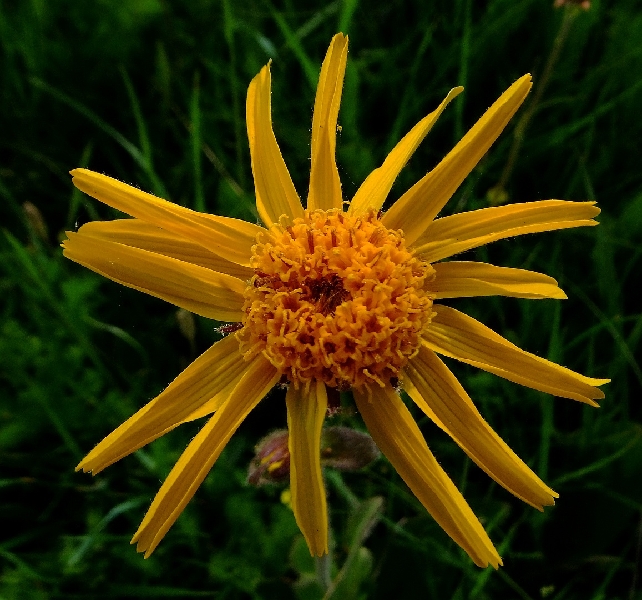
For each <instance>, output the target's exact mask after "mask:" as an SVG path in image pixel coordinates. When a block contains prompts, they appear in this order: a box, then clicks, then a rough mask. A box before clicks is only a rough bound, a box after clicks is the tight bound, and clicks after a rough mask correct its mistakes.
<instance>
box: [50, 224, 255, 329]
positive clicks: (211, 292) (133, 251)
mask: <svg viewBox="0 0 642 600" xmlns="http://www.w3.org/2000/svg"><path fill="white" fill-rule="evenodd" d="M67 236H68V238H69V239H67V240H65V241H64V242H63V244H62V246H63V248H64V252H63V254H64V255H65V256H66V257H67V258H69V259H71V260H73V261H75V262H77V263H80V264H81V265H84V266H85V267H87V268H89V269H91V270H92V271H96V272H97V273H100V274H101V275H104V276H105V277H108V278H109V279H111V280H113V281H117V282H118V283H122V284H123V285H126V286H127V287H131V288H134V289H136V290H139V291H141V292H145V293H146V294H150V295H151V296H155V297H156V298H161V299H162V300H166V301H167V302H171V303H172V304H174V305H176V306H180V307H181V308H184V309H186V310H189V311H191V312H193V313H196V314H198V315H202V316H204V317H208V318H210V319H217V320H219V321H241V319H242V318H243V311H242V310H241V308H242V306H243V290H244V289H245V283H244V282H243V281H241V280H240V279H237V278H236V277H232V276H231V275H224V274H223V273H216V272H214V271H211V270H210V269H206V268H204V267H199V266H197V265H192V264H189V263H186V262H182V261H180V260H176V259H175V258H170V257H168V256H163V255H161V254H154V253H153V252H148V251H147V250H140V249H138V248H132V247H130V246H124V245H123V244H116V243H114V242H109V241H107V240H103V239H99V238H95V237H91V236H87V235H82V234H81V233H73V232H71V231H68V232H67Z"/></svg>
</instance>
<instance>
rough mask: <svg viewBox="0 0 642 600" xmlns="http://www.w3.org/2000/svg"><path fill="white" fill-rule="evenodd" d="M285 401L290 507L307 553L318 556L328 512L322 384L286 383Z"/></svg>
mask: <svg viewBox="0 0 642 600" xmlns="http://www.w3.org/2000/svg"><path fill="white" fill-rule="evenodd" d="M285 401H286V404H287V409H288V431H289V442H288V446H289V450H290V489H291V491H292V510H293V511H294V516H295V518H296V522H297V525H298V526H299V529H300V530H301V532H302V533H303V536H304V537H305V541H306V542H307V543H308V548H310V554H312V555H313V556H321V555H323V554H327V553H328V511H327V507H326V498H325V486H324V485H323V476H322V473H321V429H322V428H323V420H324V418H325V413H326V409H327V407H328V398H327V395H326V389H325V384H324V383H323V382H322V381H316V382H313V383H312V384H311V385H310V389H309V390H306V389H305V386H300V387H299V389H296V388H295V386H293V385H290V388H289V389H288V393H287V395H286V397H285Z"/></svg>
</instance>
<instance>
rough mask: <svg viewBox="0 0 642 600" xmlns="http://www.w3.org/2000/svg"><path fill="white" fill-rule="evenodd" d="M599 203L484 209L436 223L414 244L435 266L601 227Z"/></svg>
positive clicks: (559, 202) (528, 204)
mask: <svg viewBox="0 0 642 600" xmlns="http://www.w3.org/2000/svg"><path fill="white" fill-rule="evenodd" d="M594 205H595V202H567V201H565V200H539V201H537V202H524V203H520V204H508V205H506V206H494V207H491V208H481V209H479V210H471V211H470V212H465V213H459V214H456V215H451V216H449V217H444V218H442V219H436V220H435V221H433V222H432V224H431V225H430V226H429V227H428V228H427V229H426V231H425V232H424V234H423V235H422V236H421V238H420V239H419V240H417V241H416V242H415V244H414V249H415V250H416V252H417V253H419V254H421V256H422V258H424V259H425V260H427V261H429V262H435V261H437V260H441V259H442V258H448V257H449V256H453V255H455V254H459V253H460V252H464V251H465V250H470V249H471V248H477V247H479V246H484V245H486V244H490V243H491V242H496V241H497V240H502V239H504V238H507V237H514V236H516V235H524V234H526V233H539V232H542V231H553V230H556V229H567V228H569V227H586V226H592V225H597V221H593V220H592V219H593V218H594V217H596V216H597V215H598V214H600V209H599V208H597V206H594Z"/></svg>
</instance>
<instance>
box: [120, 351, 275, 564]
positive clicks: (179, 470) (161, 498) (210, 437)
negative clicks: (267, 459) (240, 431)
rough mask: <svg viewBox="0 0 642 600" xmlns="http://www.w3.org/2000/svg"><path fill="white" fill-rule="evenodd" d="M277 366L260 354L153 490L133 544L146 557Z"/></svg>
mask: <svg viewBox="0 0 642 600" xmlns="http://www.w3.org/2000/svg"><path fill="white" fill-rule="evenodd" d="M279 377H280V375H279V373H278V372H277V370H276V369H275V368H274V367H273V366H272V365H271V364H270V363H269V362H268V361H267V360H266V359H265V358H263V356H262V355H259V356H257V357H256V358H255V359H254V361H253V362H251V363H250V364H249V365H248V366H247V371H246V373H245V375H244V376H243V378H242V379H241V380H240V381H239V383H238V385H237V386H236V387H235V388H234V391H233V392H232V394H231V396H230V397H229V399H228V400H227V401H226V402H225V403H224V404H223V406H221V408H219V410H218V411H217V412H216V413H214V416H213V417H212V418H211V419H210V420H209V421H208V422H207V424H206V425H205V426H204V427H203V429H201V430H200V431H199V432H198V434H197V435H196V437H195V438H194V439H193V440H192V441H191V442H190V443H189V445H188V446H187V448H186V449H185V452H183V454H182V455H181V457H180V458H179V459H178V462H177V463H176V464H175V465H174V468H173V469H172V470H171V472H170V474H169V475H168V476H167V479H166V480H165V482H164V483H163V485H162V486H161V489H160V491H159V492H158V494H156V497H155V498H154V501H153V502H152V505H151V506H150V508H149V510H148V511H147V514H146V515H145V518H144V519H143V522H142V523H141V524H140V527H139V528H138V531H137V532H136V533H135V534H134V537H133V538H132V542H131V543H132V544H133V543H136V542H138V544H137V546H136V549H137V550H138V552H145V558H147V557H148V556H149V555H150V554H151V553H152V552H153V551H154V549H155V548H156V546H157V545H158V543H159V542H160V541H161V540H162V539H163V537H164V536H165V534H166V533H167V531H168V530H169V528H170V527H171V526H172V525H173V524H174V521H176V519H177V518H178V516H179V515H180V514H181V512H183V509H184V508H185V506H186V505H187V503H188V502H189V501H190V500H191V498H192V496H193V495H194V493H195V492H196V490H197V488H198V486H199V485H201V483H202V481H203V479H205V476H206V475H207V474H208V472H209V470H210V469H211V468H212V466H213V465H214V463H215V462H216V459H217V458H218V457H219V455H220V454H221V452H222V450H223V448H225V445H226V444H227V442H228V441H229V439H230V437H232V434H233V433H234V432H235V431H236V429H237V428H238V426H239V425H240V424H241V423H242V422H243V420H244V419H245V417H246V416H247V415H248V414H249V413H250V411H251V410H252V409H253V408H254V407H255V406H256V405H257V404H258V403H259V402H260V400H261V398H263V396H265V394H267V393H268V392H269V391H270V389H271V388H272V386H273V385H274V384H275V383H276V382H277V381H278V380H279Z"/></svg>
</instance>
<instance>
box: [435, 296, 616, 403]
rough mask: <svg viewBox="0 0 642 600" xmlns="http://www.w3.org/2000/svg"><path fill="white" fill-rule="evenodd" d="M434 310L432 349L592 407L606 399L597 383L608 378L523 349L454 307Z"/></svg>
mask: <svg viewBox="0 0 642 600" xmlns="http://www.w3.org/2000/svg"><path fill="white" fill-rule="evenodd" d="M433 310H434V311H435V313H434V315H433V318H432V321H431V322H430V326H429V327H428V328H427V329H426V331H425V332H424V334H423V342H424V344H425V345H426V346H427V347H428V348H430V349H431V350H434V351H435V352H437V353H439V354H443V355H445V356H450V357H452V358H456V359H457V360H460V361H462V362H465V363H468V364H469V365H473V366H475V367H478V368H480V369H483V370H484V371H489V372H490V373H495V375H499V376H500V377H503V378H504V379H508V380H510V381H514V382H515V383H519V384H521V385H525V386H527V387H530V388H533V389H535V390H540V391H542V392H546V393H548V394H553V395H555V396H562V397H563V398H571V399H573V400H579V401H580V402H585V403H586V404H590V405H591V406H597V403H596V402H594V400H595V399H596V398H597V399H599V398H604V393H603V392H602V390H599V389H597V388H596V387H594V386H598V385H603V384H605V383H608V382H609V381H610V380H609V379H593V378H592V377H585V376H584V375H580V374H579V373H575V372H574V371H571V370H570V369H567V368H566V367H561V366H560V365H556V364H555V363H552V362H550V361H548V360H545V359H543V358H539V357H538V356H535V355H534V354H530V353H529V352H525V351H524V350H520V349H519V348H518V347H517V346H515V345H514V344H511V343H510V342H509V341H508V340H506V339H504V338H503V337H501V336H500V335H498V334H497V333H495V332H494V331H492V330H491V329H489V328H488V327H486V326H485V325H482V324H481V323H480V322H479V321H476V320H475V319H473V318H472V317H469V316H467V315H465V314H463V313H461V312H459V311H458V310H455V309H454V308H450V307H447V306H437V305H433Z"/></svg>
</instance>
